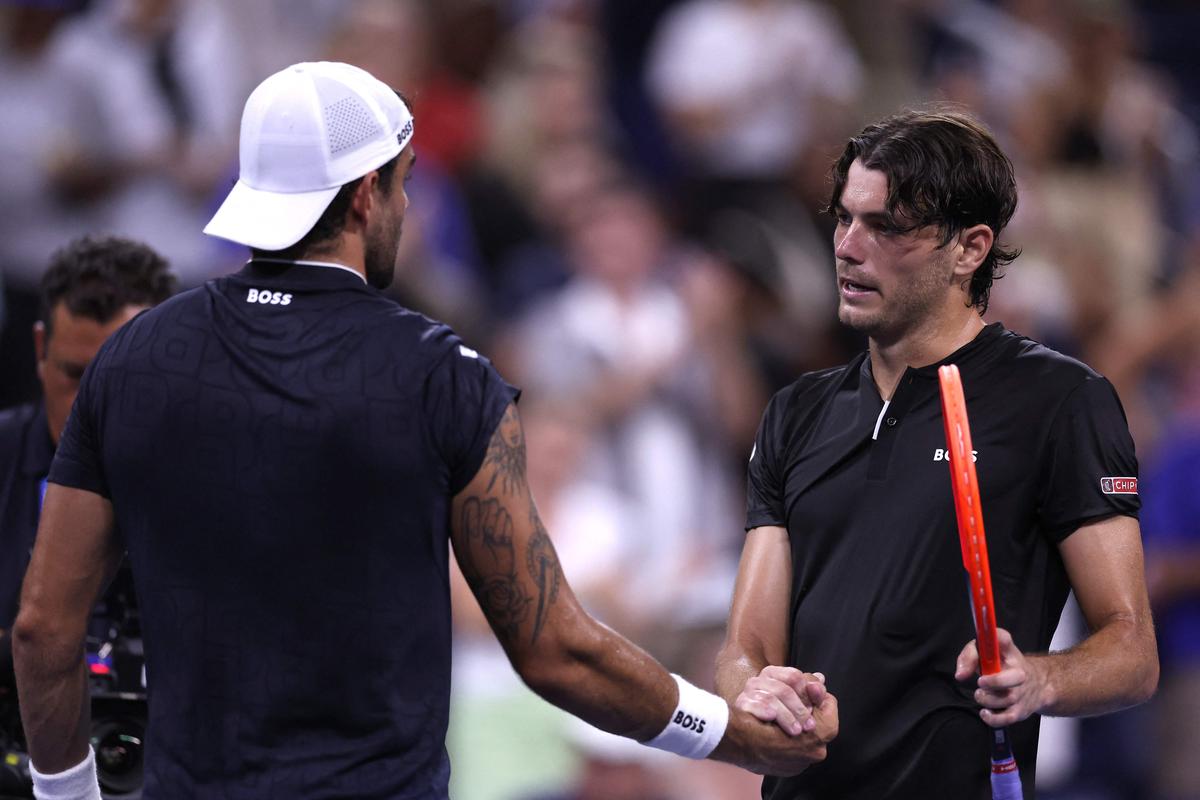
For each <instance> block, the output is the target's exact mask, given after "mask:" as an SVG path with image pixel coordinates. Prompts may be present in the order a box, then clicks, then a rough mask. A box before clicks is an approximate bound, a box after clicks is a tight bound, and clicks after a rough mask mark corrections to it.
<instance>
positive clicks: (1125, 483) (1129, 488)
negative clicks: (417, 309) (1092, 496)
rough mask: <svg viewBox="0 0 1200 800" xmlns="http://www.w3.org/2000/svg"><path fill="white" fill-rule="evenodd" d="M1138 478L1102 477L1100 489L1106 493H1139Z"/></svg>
mask: <svg viewBox="0 0 1200 800" xmlns="http://www.w3.org/2000/svg"><path fill="white" fill-rule="evenodd" d="M1137 482H1138V479H1137V478H1101V479H1100V491H1102V492H1104V493H1105V494H1137V493H1138V490H1137Z"/></svg>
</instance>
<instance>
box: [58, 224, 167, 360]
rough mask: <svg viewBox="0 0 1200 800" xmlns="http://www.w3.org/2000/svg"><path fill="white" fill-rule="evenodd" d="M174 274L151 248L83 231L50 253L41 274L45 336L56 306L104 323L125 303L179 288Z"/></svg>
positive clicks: (151, 301)
mask: <svg viewBox="0 0 1200 800" xmlns="http://www.w3.org/2000/svg"><path fill="white" fill-rule="evenodd" d="M175 287H176V280H175V276H174V275H172V274H171V273H170V271H169V268H168V264H167V261H166V259H165V258H163V257H162V256H160V255H159V254H158V253H156V252H155V251H154V250H152V249H151V248H149V247H147V246H146V245H144V244H142V243H141V242H135V241H132V240H130V239H122V238H119V237H116V236H106V237H97V238H93V237H90V236H84V237H82V238H80V239H76V240H74V241H73V242H71V243H69V244H67V245H66V246H65V247H63V248H61V249H60V250H58V251H57V252H55V254H54V255H53V256H51V258H50V267H49V269H47V270H46V274H45V275H43V276H42V298H41V321H42V323H43V324H44V325H45V326H46V338H47V339H49V338H50V335H51V333H52V330H53V322H54V313H53V312H54V308H55V306H57V305H58V304H59V303H64V304H65V305H66V309H67V311H68V312H70V313H71V314H73V315H75V316H81V317H87V318H88V319H91V320H95V321H96V322H99V323H101V324H104V323H107V322H109V321H111V320H112V319H113V318H114V317H116V316H117V314H119V313H120V312H121V310H122V309H123V308H125V306H129V305H138V306H153V305H157V304H158V303H161V302H162V301H163V300H166V299H167V298H168V297H170V296H171V295H172V294H174V293H175Z"/></svg>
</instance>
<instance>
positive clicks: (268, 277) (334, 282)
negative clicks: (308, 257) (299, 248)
mask: <svg viewBox="0 0 1200 800" xmlns="http://www.w3.org/2000/svg"><path fill="white" fill-rule="evenodd" d="M237 274H238V276H239V277H242V278H244V279H247V280H255V281H280V282H283V283H286V284H287V285H289V286H312V287H314V288H318V289H321V288H359V289H370V286H369V284H367V281H366V278H364V277H363V276H362V275H360V274H359V273H358V272H357V271H355V270H354V269H351V268H350V267H347V266H346V265H344V264H336V263H333V262H331V261H292V260H288V259H282V258H252V259H250V260H249V261H247V262H246V264H245V266H243V267H242V269H241V270H240V271H239V272H238V273H237Z"/></svg>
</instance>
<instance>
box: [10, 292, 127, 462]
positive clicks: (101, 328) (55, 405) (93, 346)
mask: <svg viewBox="0 0 1200 800" xmlns="http://www.w3.org/2000/svg"><path fill="white" fill-rule="evenodd" d="M146 308H147V306H135V305H128V306H125V307H124V308H123V309H121V310H120V311H119V312H118V313H117V315H116V316H115V317H113V318H112V319H111V320H109V321H108V322H103V323H101V322H96V321H95V320H94V319H89V318H87V317H77V316H75V315H74V314H72V313H71V312H69V311H67V308H66V306H65V305H64V304H63V303H59V304H58V305H56V306H55V307H54V309H53V311H52V312H51V317H52V319H51V322H52V325H51V333H50V336H49V338H47V337H46V332H45V329H44V328H42V326H41V325H39V326H38V327H36V328H35V329H34V334H33V335H34V346H35V347H36V349H37V356H38V378H39V379H40V380H41V382H42V394H43V395H44V396H45V403H46V418H47V421H48V422H49V424H50V436H51V438H53V439H54V443H55V444H58V438H59V437H60V436H62V430H63V427H64V426H65V425H66V424H67V415H68V414H69V413H70V411H71V404H72V403H74V402H75V395H76V393H77V392H78V391H79V379H80V378H82V377H83V371H84V370H85V369H87V366H88V364H90V363H91V361H92V359H93V358H95V357H96V351H98V350H99V349H100V345H102V344H104V340H105V339H107V338H108V337H109V336H111V335H112V334H113V333H114V332H115V331H116V330H117V328H119V327H121V326H122V325H124V324H125V323H126V322H128V321H129V320H131V319H133V318H134V317H135V316H137V315H138V313H139V312H141V311H142V310H144V309H146Z"/></svg>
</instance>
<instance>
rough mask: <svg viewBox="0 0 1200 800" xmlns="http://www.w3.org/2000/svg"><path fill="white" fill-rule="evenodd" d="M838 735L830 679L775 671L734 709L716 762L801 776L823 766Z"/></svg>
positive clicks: (749, 686)
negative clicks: (817, 766) (827, 749)
mask: <svg viewBox="0 0 1200 800" xmlns="http://www.w3.org/2000/svg"><path fill="white" fill-rule="evenodd" d="M837 733H838V708H837V698H835V697H834V696H833V694H832V693H831V692H829V691H828V690H827V689H826V688H825V676H824V675H822V674H821V673H819V672H816V673H810V672H802V671H800V670H798V669H794V668H792V667H773V666H769V667H765V668H764V669H763V670H762V671H761V672H759V674H758V675H756V676H754V677H752V678H750V679H749V680H748V681H746V685H745V686H744V687H743V688H742V691H741V693H740V694H739V695H738V696H737V699H736V700H735V701H734V702H733V703H732V704H731V708H730V712H729V727H728V729H727V731H726V734H725V738H724V739H723V740H722V742H721V744H720V745H718V746H717V749H716V750H715V751H714V752H713V757H714V758H717V759H720V760H722V761H730V762H731V763H734V764H737V765H738V766H740V767H742V768H743V769H747V770H749V771H751V772H757V773H760V774H763V775H781V776H782V775H795V774H797V773H799V772H801V771H803V770H804V769H805V768H807V767H809V766H811V765H812V764H815V763H817V762H820V761H823V760H824V759H825V750H826V745H827V744H829V742H831V741H832V740H833V739H834V737H835V736H837ZM722 750H724V751H725V752H722Z"/></svg>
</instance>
